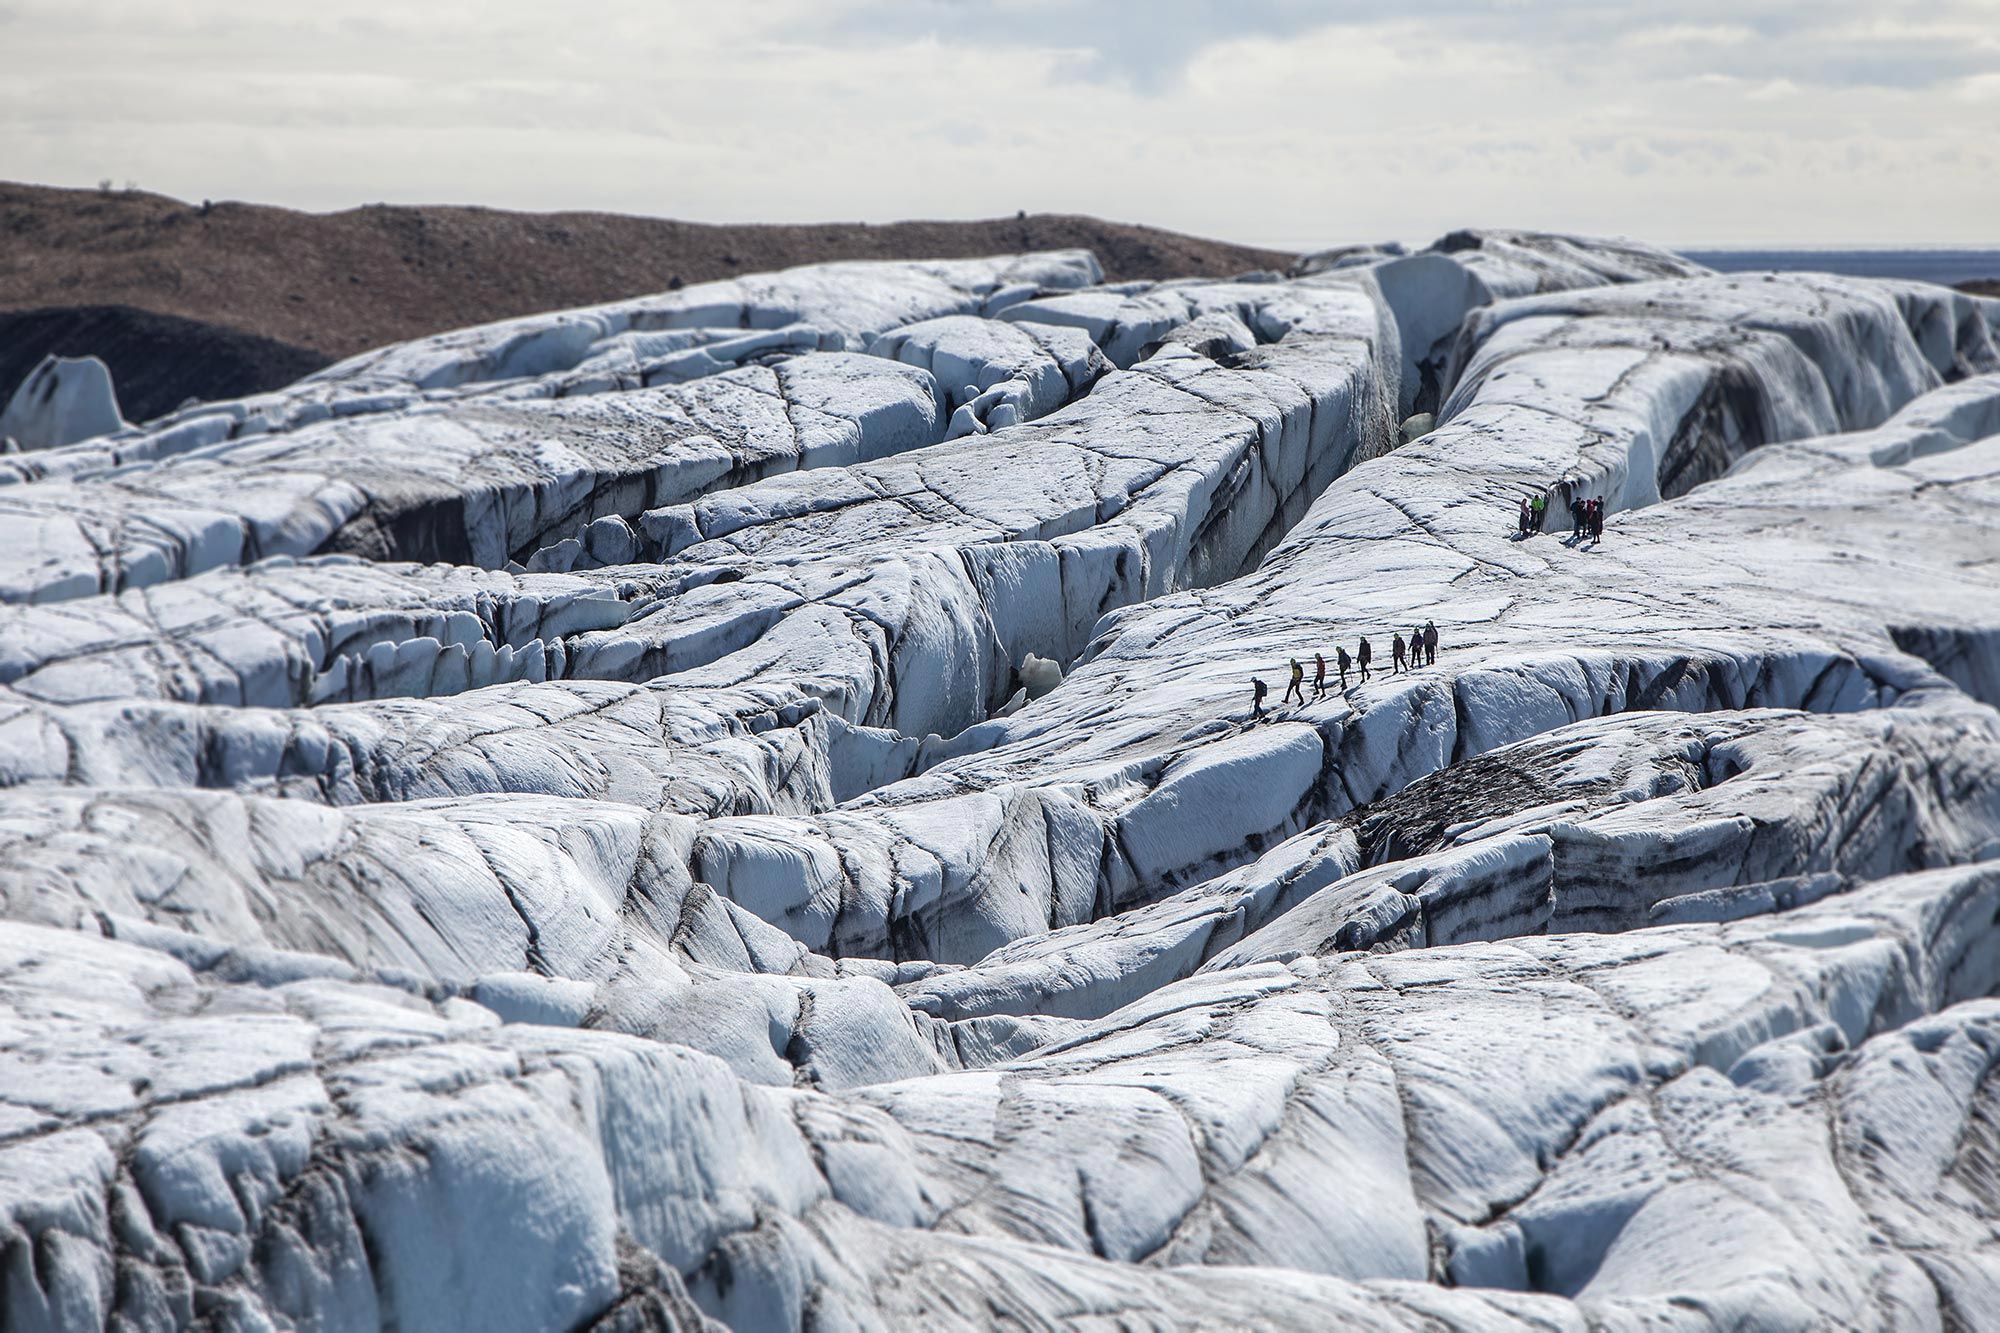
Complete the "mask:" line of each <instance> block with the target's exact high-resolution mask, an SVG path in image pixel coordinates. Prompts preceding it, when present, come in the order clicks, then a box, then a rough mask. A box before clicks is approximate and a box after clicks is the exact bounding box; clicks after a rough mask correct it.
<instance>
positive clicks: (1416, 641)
mask: <svg viewBox="0 0 2000 1333" xmlns="http://www.w3.org/2000/svg"><path fill="white" fill-rule="evenodd" d="M1423 664H1424V632H1423V630H1421V629H1419V628H1416V627H1414V626H1413V627H1411V629H1410V670H1412V671H1415V670H1416V669H1417V668H1418V667H1420V666H1422V665H1423Z"/></svg>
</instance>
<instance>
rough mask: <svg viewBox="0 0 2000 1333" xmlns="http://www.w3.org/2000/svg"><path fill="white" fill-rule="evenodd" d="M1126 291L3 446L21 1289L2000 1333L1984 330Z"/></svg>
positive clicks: (1769, 303)
mask: <svg viewBox="0 0 2000 1333" xmlns="http://www.w3.org/2000/svg"><path fill="white" fill-rule="evenodd" d="M1101 276H1102V275H1101V273H1100V272H1099V270H1098V268H1097V265H1096V263H1095V261H1094V260H1093V259H1091V258H1090V257H1089V256H1088V255H1084V254H1080V253H1058V254H1049V255H1029V256H1015V257H1003V258H997V259H993V260H982V261H962V262H948V263H945V262H941V263H927V264H837V265H825V266H819V267H814V268H806V269H798V270H792V271H789V272H786V273H780V274H774V275H768V276H762V277H754V278H743V279H739V280H735V281H731V282H726V283H716V284H708V285H704V286H697V287H688V288H684V289H682V290H680V291H677V292H673V293H668V294H664V295H662V296H659V297H655V298H647V299H644V300H638V301H631V302H624V303H620V304H617V305H613V306H606V307H601V308H595V309H590V310H580V311H570V312H563V313H560V314H554V315H549V316H543V317H536V318H531V319H525V320H516V321H510V322H508V323H506V324H501V325H495V326H490V327H486V328H480V329H472V330H465V331H462V332H458V333H453V334H446V335H442V336H440V337H437V338H432V339H425V340H420V341H418V342H414V343H409V344H404V345H401V346H398V347H393V348H387V349H384V350H382V351H380V352H376V353H371V354H369V355H366V356H363V357H358V358H355V359H354V360H352V361H349V362H347V363H344V364H343V365H341V366H336V367H333V368H331V369H329V370H327V371H325V372H322V373H321V374H320V375H317V376H314V377H313V378H311V379H309V380H306V381H303V382H301V383H300V384H299V385H296V386H293V387H292V388H290V389H287V390H283V391H280V392H278V393H275V394H269V395H264V396H262V397H260V398H258V399H254V400H246V401H244V402H238V403H225V404H208V405H202V406H197V407H191V408H188V409H185V410H183V411H182V412H180V413H177V414H175V415H174V416H173V417H170V418H167V419H165V420H162V421H158V422H150V423H144V424H141V425H137V426H130V427H126V426H123V425H122V424H121V423H117V422H115V421H113V422H110V423H106V425H105V428H104V429H103V430H102V431H101V432H100V433H98V434H96V435H94V436H93V437H92V438H89V439H85V440H81V441H77V442H73V443H68V444H63V445H59V446H57V447H53V448H48V449H41V450H37V451H36V452H34V453H31V454H21V455H16V456H10V457H8V458H6V459H4V460H0V524H4V531H5V532H6V534H7V536H8V538H9V540H8V541H7V542H5V543H4V545H0V1002H3V1003H4V1005H5V1027H6V1035H5V1037H4V1039H0V1254H4V1262H3V1263H0V1310H4V1323H5V1325H6V1326H7V1327H8V1328H10V1329H12V1328H21V1329H39V1328H56V1329H89V1328H111V1327H118V1328H153V1327H186V1326H192V1325H197V1324H199V1325H202V1326H211V1325H212V1326H231V1327H235V1326H242V1327H312V1328H327V1329H335V1328H370V1327H399V1328H423V1329H433V1328H467V1329H512V1328H519V1329H542V1328H597V1329H606V1330H610V1329H639V1328H676V1327H687V1328H697V1327H704V1326H709V1325H711V1324H712V1323H715V1322H720V1323H722V1324H726V1325H729V1326H733V1327H739V1328H788V1327H790V1328H804V1327H808V1326H810V1327H813V1328H836V1327H838V1328H849V1327H852V1328H905V1327H907V1328H918V1327H921V1328H941V1327H968V1328H977V1327H988V1326H993V1325H1001V1324H1005V1325H1018V1326H1025V1327H1050V1326H1063V1325H1067V1324H1071V1323H1077V1324H1086V1325H1099V1326H1122V1327H1133V1326H1137V1327H1167V1326H1181V1325H1197V1326H1222V1325H1227V1326H1261V1327H1287V1328H1289V1327H1297V1328H1321V1327H1329V1326H1342V1327H1348V1326H1352V1327H1361V1328H1383V1329H1401V1328H1424V1329H1435V1328H1453V1329H1468V1330H1472V1329H1481V1330H1483V1329H1490V1328H1520V1329H1524V1330H1526V1329H1578V1330H1582V1329H1585V1328H1662V1327H1673V1328H1689V1329H1696V1328H1717V1329H1720V1328H1738V1327H1758V1328H1800V1329H1807V1328H1823V1327H1897V1328H1901V1327H1936V1328H1970V1327H1977V1326H1980V1325H1981V1324H1982V1323H1983V1322H1985V1321H1986V1320H1988V1319H1990V1318H1991V1316H1992V1313H1993V1312H1994V1311H1995V1310H2000V927H1996V921H2000V712H1996V711H1995V710H1996V705H2000V560H1996V557H1997V556H2000V346H1996V340H2000V302H1993V301H1981V300H1979V299H1977V298H1973V297H1970V296H1965V295H1961V294H1958V293H1953V292H1950V291H1946V290H1943V289H1939V288H1932V287H1927V286H1922V285H1916V284H1906V283H1891V282H1876V281H1865V280H1859V279H1844V278H1833V277H1826V276H1813V275H1797V274H1792V275H1775V274H1774V275H1768V276H1767V275H1729V276H1723V275H1717V274H1712V273H1709V272H1707V271H1705V270H1702V269H1700V268H1699V267H1697V266H1695V265H1692V264H1689V263H1687V262H1685V261H1683V260H1680V259H1678V258H1676V257H1675V256H1673V255H1670V254H1667V253H1665V252H1662V251H1658V250H1654V249H1651V248H1648V247H1644V246H1639V245H1635V244H1631V243H1608V242H1595V241H1589V240H1583V239H1577V238H1569V237H1557V236H1542V235H1536V234H1524V233H1501V232H1483V233H1482V232H1459V233H1454V234H1453V235H1451V236H1448V237H1446V238H1445V239H1444V240H1442V241H1440V242H1439V243H1437V244H1436V245H1434V246H1432V247H1430V248H1428V249H1425V250H1421V251H1415V252H1406V251H1404V250H1403V249H1402V248H1401V247H1398V246H1384V247H1356V248H1352V249H1349V250H1345V251H1340V252H1329V253H1328V254H1325V255H1321V256H1315V257H1313V259H1311V260H1309V261H1305V262H1302V264H1301V265H1300V266H1299V268H1298V270H1297V271H1296V272H1295V273H1294V274H1292V275H1288V276H1282V277H1281V276H1279V275H1274V274H1255V275H1246V276H1245V277H1243V278H1241V279H1238V280H1235V281H1230V282H1215V281H1207V280H1203V281H1189V282H1171V283H1159V284H1120V285H1110V286H1107V285H1104V284H1102V283H1101V281H1100V279H1101ZM1535 495H1541V496H1545V497H1548V499H1549V501H1550V502H1549V504H1548V506H1547V509H1546V512H1545V515H1544V517H1543V518H1542V519H1541V521H1540V524H1539V528H1538V530H1536V531H1534V532H1533V533H1532V534H1525V535H1524V534H1523V533H1521V532H1520V531H1518V529H1517V524H1516V515H1517V513H1518V512H1519V510H1520V504H1521V502H1522V501H1523V500H1524V499H1527V498H1529V497H1532V496H1535ZM1599 498H1601V499H1602V501H1603V504H1604V508H1605V511H1606V512H1607V514H1608V515H1609V518H1610V521H1609V523H1608V526H1607V531H1606V534H1605V536H1604V537H1603V539H1602V540H1600V541H1590V540H1586V539H1585V537H1584V536H1583V534H1581V533H1580V532H1577V531H1574V530H1573V523H1572V518H1571V514H1572V510H1571V508H1570V505H1571V502H1572V501H1584V500H1595V499H1599ZM1426 626H1430V627H1434V628H1435V630H1436V633H1437V640H1438V650H1437V655H1436V658H1435V660H1434V661H1429V660H1426V661H1423V662H1421V663H1420V664H1418V665H1417V666H1415V667H1413V668H1411V669H1408V670H1397V669H1396V668H1395V666H1394V664H1393V663H1392V661H1391V651H1390V645H1391V641H1392V638H1395V637H1400V638H1402V639H1403V640H1404V641H1406V642H1407V641H1421V639H1422V637H1423V635H1422V633H1421V631H1422V630H1423V629H1424V627H1426ZM1363 636H1366V637H1367V638H1369V639H1370V640H1371V641H1372V645H1373V648H1374V660H1373V662H1372V664H1371V665H1370V668H1369V672H1368V677H1367V679H1366V680H1365V681H1364V680H1363V679H1362V677H1361V673H1360V669H1359V667H1358V666H1354V665H1350V666H1347V667H1345V668H1343V667H1342V666H1341V665H1340V664H1339V661H1338V659H1337V657H1336V654H1335V648H1336V645H1339V646H1340V647H1341V648H1343V649H1345V650H1347V651H1349V652H1352V651H1354V650H1355V649H1356V648H1357V647H1358V643H1359V640H1360V639H1361V638H1362V637H1363ZM1316 655H1320V656H1323V658H1324V659H1325V663H1326V664H1325V667H1324V671H1325V682H1326V683H1325V686H1324V687H1323V688H1322V687H1319V686H1317V685H1316V683H1315V677H1316V676H1317V675H1318V672H1319V670H1320V664H1319V662H1318V661H1316V660H1315V656H1316ZM1293 658H1298V659H1300V660H1301V664H1302V670H1303V671H1304V673H1305V679H1304V681H1303V687H1304V691H1305V696H1306V698H1305V702H1304V703H1302V704H1301V703H1297V702H1296V696H1294V697H1293V699H1291V700H1284V701H1281V700H1280V697H1279V696H1280V694H1281V692H1283V691H1284V690H1285V686H1286V685H1287V684H1288V683H1289V671H1290V667H1289V663H1290V660H1291V659H1293ZM1253 676H1255V677H1258V678H1261V679H1263V680H1264V681H1265V682H1266V683H1267V684H1268V685H1269V686H1270V696H1271V697H1270V698H1269V699H1267V700H1265V701H1264V703H1263V706H1262V707H1263V715H1262V716H1259V715H1258V713H1257V710H1256V708H1255V706H1253V701H1252V698H1251V694H1250V681H1251V679H1252V677H1253ZM1343 676H1344V678H1343Z"/></svg>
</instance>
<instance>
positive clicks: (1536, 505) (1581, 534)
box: [1515, 494, 1604, 546]
mask: <svg viewBox="0 0 2000 1333" xmlns="http://www.w3.org/2000/svg"><path fill="white" fill-rule="evenodd" d="M1548 512H1549V497H1548V496H1547V494H1539V495H1532V496H1526V497H1523V498H1522V500H1521V510H1520V514H1519V516H1518V518H1517V530H1516V533H1515V535H1516V538H1517V539H1518V538H1523V537H1532V536H1534V535H1535V534H1536V533H1538V532H1540V531H1541V530H1542V520H1543V519H1544V518H1546V517H1547V516H1548ZM1569 526H1570V539H1569V544H1570V545H1572V546H1575V545H1577V544H1579V543H1581V542H1585V541H1591V542H1596V541H1601V540H1603V538H1604V497H1603V496H1601V495H1600V496H1596V497H1594V498H1592V499H1588V500H1586V499H1584V498H1583V497H1582V496H1580V495H1579V496H1575V497H1572V498H1571V500H1570V502H1569Z"/></svg>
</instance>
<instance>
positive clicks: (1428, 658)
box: [1250, 620, 1438, 718]
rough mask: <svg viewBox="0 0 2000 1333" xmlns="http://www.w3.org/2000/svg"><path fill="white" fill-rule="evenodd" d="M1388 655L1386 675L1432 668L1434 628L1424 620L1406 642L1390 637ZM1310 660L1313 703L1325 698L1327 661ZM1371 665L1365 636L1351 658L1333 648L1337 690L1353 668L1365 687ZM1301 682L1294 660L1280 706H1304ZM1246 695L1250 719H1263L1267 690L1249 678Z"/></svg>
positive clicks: (1435, 640)
mask: <svg viewBox="0 0 2000 1333" xmlns="http://www.w3.org/2000/svg"><path fill="white" fill-rule="evenodd" d="M1389 653H1390V660H1391V662H1392V663H1393V665H1392V666H1391V667H1390V668H1389V674H1391V675H1395V674H1396V673H1398V672H1404V671H1415V670H1416V669H1417V668H1418V667H1422V666H1435V665H1436V664H1437V659H1438V631H1437V625H1436V624H1435V623H1433V622H1431V621H1428V620H1427V621H1425V622H1424V624H1423V627H1422V628H1421V629H1413V630H1411V631H1410V633H1409V637H1408V638H1405V637H1404V636H1403V635H1402V634H1401V633H1397V634H1395V635H1393V636H1392V637H1391V640H1390V645H1389ZM1312 660H1313V680H1312V691H1313V692H1312V697H1313V698H1315V699H1317V698H1319V697H1320V696H1321V695H1323V694H1325V693H1326V690H1327V682H1326V668H1327V660H1326V655H1325V654H1324V653H1314V654H1313V659H1312ZM1374 661H1375V646H1374V645H1373V644H1371V643H1369V642H1368V640H1367V638H1366V637H1365V636H1364V637H1363V638H1362V640H1361V642H1360V644H1359V645H1357V646H1356V648H1355V651H1354V654H1353V656H1351V657H1350V656H1349V655H1348V652H1347V648H1346V646H1345V645H1338V646H1336V647H1335V648H1334V650H1333V667H1334V670H1335V671H1336V672H1338V673H1339V675H1340V688H1341V689H1342V691H1345V690H1346V689H1347V673H1348V672H1349V671H1350V670H1352V669H1354V668H1356V667H1359V668H1360V673H1361V681H1360V683H1361V684H1363V685H1366V684H1367V683H1368V677H1369V673H1370V669H1371V668H1372V666H1373V664H1374ZM1305 682H1306V668H1305V664H1304V663H1303V662H1301V661H1299V659H1298V658H1296V657H1294V658H1293V659H1292V660H1291V683H1290V684H1288V685H1286V686H1285V698H1284V702H1286V703H1290V702H1292V700H1293V699H1294V698H1296V699H1297V700H1298V701H1299V703H1300V704H1304V703H1305V702H1306V688H1305ZM1250 691H1251V699H1250V707H1251V711H1252V714H1253V716H1254V717H1257V718H1261V717H1263V716H1264V697H1265V696H1266V695H1267V694H1269V693H1270V692H1271V691H1270V687H1269V686H1267V685H1266V684H1264V682H1263V681H1262V680H1260V679H1258V678H1257V677H1256V676H1252V677H1251V678H1250Z"/></svg>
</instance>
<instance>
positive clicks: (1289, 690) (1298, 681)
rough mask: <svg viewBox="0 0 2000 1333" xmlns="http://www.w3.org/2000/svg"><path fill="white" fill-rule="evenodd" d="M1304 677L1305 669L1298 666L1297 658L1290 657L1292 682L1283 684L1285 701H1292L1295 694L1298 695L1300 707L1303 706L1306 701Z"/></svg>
mask: <svg viewBox="0 0 2000 1333" xmlns="http://www.w3.org/2000/svg"><path fill="white" fill-rule="evenodd" d="M1305 679H1306V669H1305V668H1304V667H1302V666H1300V665H1299V659H1298V658H1296V657H1294V658H1293V659H1292V683H1291V684H1289V685H1287V686H1285V702H1286V703H1290V702H1291V701H1292V696H1293V695H1295V694H1296V695H1298V696H1299V704H1300V706H1302V707H1303V706H1304V704H1305V701H1306V687H1305Z"/></svg>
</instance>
